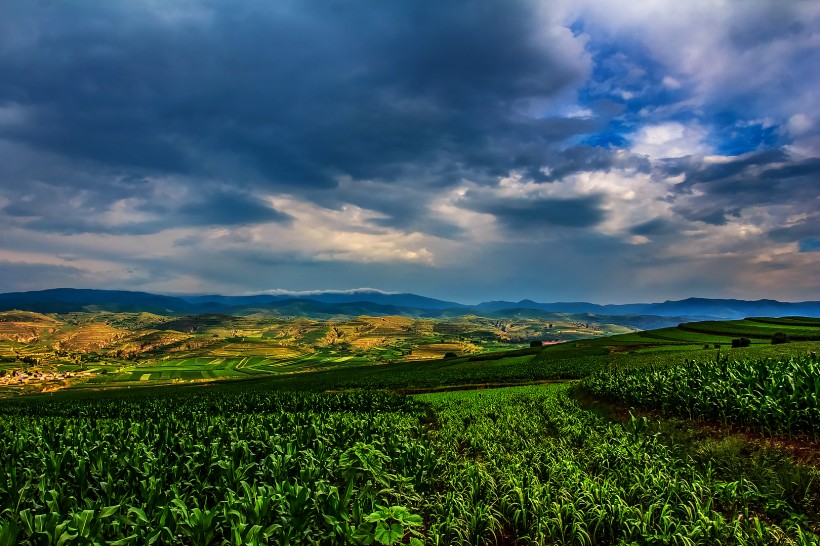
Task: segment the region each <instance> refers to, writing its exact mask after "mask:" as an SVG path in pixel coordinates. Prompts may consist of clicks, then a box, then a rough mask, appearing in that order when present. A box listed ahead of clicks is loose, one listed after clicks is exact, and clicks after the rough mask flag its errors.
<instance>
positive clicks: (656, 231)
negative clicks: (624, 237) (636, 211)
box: [629, 218, 680, 237]
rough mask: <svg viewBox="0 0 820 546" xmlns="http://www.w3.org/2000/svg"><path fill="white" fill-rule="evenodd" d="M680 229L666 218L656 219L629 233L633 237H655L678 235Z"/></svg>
mask: <svg viewBox="0 0 820 546" xmlns="http://www.w3.org/2000/svg"><path fill="white" fill-rule="evenodd" d="M679 229H680V227H679V226H677V225H676V224H675V223H674V222H671V221H669V220H667V219H665V218H656V219H654V220H649V221H648V222H644V223H642V224H638V225H637V226H634V227H632V228H631V229H630V230H629V232H630V233H632V234H633V235H644V236H647V237H652V236H655V235H669V234H671V233H676V232H677V231H678V230H679Z"/></svg>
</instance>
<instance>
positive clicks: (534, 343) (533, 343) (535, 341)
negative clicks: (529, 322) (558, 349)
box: [530, 339, 544, 347]
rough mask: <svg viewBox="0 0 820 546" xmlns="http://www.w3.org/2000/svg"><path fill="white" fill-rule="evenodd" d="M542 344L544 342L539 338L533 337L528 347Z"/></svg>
mask: <svg viewBox="0 0 820 546" xmlns="http://www.w3.org/2000/svg"><path fill="white" fill-rule="evenodd" d="M543 344H544V343H543V342H542V341H541V340H538V339H534V340H532V341H530V347H540V346H541V345H543Z"/></svg>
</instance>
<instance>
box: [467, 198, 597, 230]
mask: <svg viewBox="0 0 820 546" xmlns="http://www.w3.org/2000/svg"><path fill="white" fill-rule="evenodd" d="M459 204H460V206H463V207H465V208H469V209H472V210H474V211H477V212H483V213H487V214H492V215H493V216H495V217H496V219H497V220H498V221H499V222H500V223H501V224H502V225H504V226H505V227H506V228H508V229H509V230H511V231H513V232H517V233H518V234H527V233H532V232H542V231H544V230H548V229H552V228H557V227H565V228H588V227H592V226H595V225H597V224H599V223H601V222H602V221H603V220H604V218H605V217H606V213H605V211H604V210H603V209H602V208H601V205H602V204H603V198H602V197H600V196H597V195H590V196H584V197H576V198H571V199H561V198H547V197H534V198H532V199H524V198H521V199H513V198H508V197H485V196H474V195H470V194H467V195H466V196H465V199H463V200H462V201H461V202H460V203H459Z"/></svg>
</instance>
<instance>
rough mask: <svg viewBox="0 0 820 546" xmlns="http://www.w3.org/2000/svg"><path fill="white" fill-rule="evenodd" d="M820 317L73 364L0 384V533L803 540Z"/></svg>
mask: <svg viewBox="0 0 820 546" xmlns="http://www.w3.org/2000/svg"><path fill="white" fill-rule="evenodd" d="M814 324H815V323H814V321H810V320H808V319H750V320H748V321H732V322H731V323H727V324H720V323H717V325H716V323H700V324H696V325H694V326H693V325H691V324H688V325H683V327H679V328H665V329H661V330H655V331H649V332H634V333H628V334H623V335H618V336H612V337H606V338H598V339H586V340H578V341H572V342H569V343H562V344H557V345H551V346H546V347H525V348H520V349H516V350H514V351H506V352H495V351H487V352H477V353H472V354H466V355H463V356H458V357H454V358H444V359H424V360H416V361H414V360H397V361H392V362H391V361H385V360H374V359H373V358H372V354H373V353H372V352H370V351H372V350H375V349H369V350H368V351H364V352H360V353H359V354H356V353H355V352H351V351H350V350H349V349H348V350H346V349H343V348H342V347H340V346H339V344H336V343H331V344H329V345H327V346H321V347H314V348H312V350H304V349H302V350H299V351H296V350H295V349H291V348H287V347H284V346H283V345H282V344H281V342H279V341H277V343H275V344H270V343H260V342H257V341H250V342H247V341H246V342H243V341H241V339H231V340H230V341H229V342H228V344H227V345H226V344H225V343H223V344H220V345H219V347H220V349H219V351H215V353H217V352H218V354H210V355H208V354H200V353H205V352H207V351H206V350H205V349H202V348H196V349H194V350H192V351H189V353H193V354H188V355H183V356H181V357H179V358H174V357H173V356H171V355H165V356H161V357H159V358H154V359H147V360H139V359H138V360H136V361H133V360H123V361H119V362H112V363H104V364H90V363H89V364H87V365H86V367H87V370H86V372H87V373H88V374H89V375H88V378H87V379H85V380H83V381H81V382H78V383H76V384H73V385H69V386H67V387H66V388H63V389H61V390H58V391H56V392H50V393H42V394H30V395H28V396H15V397H7V398H6V399H4V400H0V445H3V446H4V449H3V450H0V545H2V546H5V545H6V544H9V545H11V544H23V545H30V546H34V545H41V544H74V543H76V544H135V545H142V544H189V545H222V544H229V545H233V544H235V545H240V544H251V545H252V544H365V545H369V544H384V545H390V544H415V545H420V544H431V545H441V544H577V545H583V546H588V545H610V544H619V545H628V544H629V545H631V544H685V545H701V544H704V545H706V544H742V545H748V544H756V545H758V544H759V545H767V544H783V545H786V544H799V545H809V544H817V542H818V540H820V538H818V533H820V470H818V466H819V465H820V444H818V441H820V429H818V428H817V423H818V422H820V365H818V362H820V361H818V359H817V356H816V353H817V351H818V349H820V342H819V341H792V342H789V343H784V344H778V345H773V344H772V343H771V336H772V335H773V334H774V333H775V332H777V331H784V330H785V329H788V328H792V330H789V332H790V334H789V335H790V337H791V332H797V333H796V334H795V336H794V338H793V339H800V338H801V337H811V336H813V335H814V334H815V332H820V326H815V325H814ZM398 325H399V326H400V327H405V326H406V323H398ZM352 327H353V328H360V329H362V328H365V327H368V328H369V327H370V326H369V323H368V324H362V323H355V324H354V325H353V326H352ZM391 327H395V325H394V326H391ZM764 331H765V332H767V333H766V336H768V337H766V336H764V335H763V332H764ZM359 332H360V333H361V330H359ZM727 333H731V335H726V334H727ZM751 334H755V335H756V336H757V337H754V336H752V335H751ZM739 335H740V336H743V337H749V338H750V339H752V341H753V342H752V343H751V345H750V346H748V347H743V348H731V340H732V339H733V337H734V336H739ZM424 340H425V341H424V343H429V344H438V345H437V346H436V348H437V350H438V347H439V346H440V344H441V343H442V342H441V340H440V339H438V338H433V337H430V338H424ZM236 346H241V347H244V348H250V347H257V348H264V349H265V354H256V355H254V354H249V352H248V351H244V353H245V354H241V355H236V356H231V355H230V354H227V355H226V354H225V352H227V351H228V349H230V350H235V347H236ZM226 347H228V349H226ZM231 347H233V349H232V348H231ZM283 347H284V348H283ZM382 350H395V349H384V348H382ZM74 365H75V366H80V365H81V364H76V363H75V364H74ZM95 366H96V367H95ZM103 370H104V371H105V372H106V373H101V372H102V371H103ZM578 380H581V381H578ZM510 385H520V386H510ZM492 387H498V388H492ZM10 392H19V391H13V390H12V391H10ZM606 404H608V405H606ZM602 408H603V409H602ZM630 408H633V409H631V410H630ZM639 410H641V411H655V412H656V413H655V414H654V415H653V417H652V418H647V417H646V416H642V414H641V413H638V414H637V416H634V415H632V414H630V413H629V411H634V412H637V411H639ZM676 416H677V417H676ZM681 417H682V418H683V419H681ZM691 419H694V420H691ZM701 427H705V428H701ZM758 438H760V439H758ZM766 438H773V440H772V441H771V442H769V440H765V439H766ZM764 440H765V441H764ZM794 449H796V450H797V451H794ZM794 453H798V454H800V457H799V458H798V457H796V456H794V455H793V454H794ZM812 461H814V462H812Z"/></svg>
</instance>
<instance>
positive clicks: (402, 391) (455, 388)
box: [392, 379, 577, 395]
mask: <svg viewBox="0 0 820 546" xmlns="http://www.w3.org/2000/svg"><path fill="white" fill-rule="evenodd" d="M573 381H577V379H544V380H541V381H527V382H525V383H475V384H472V385H449V386H444V387H427V388H419V389H392V390H393V392H395V393H397V394H407V395H411V394H428V393H433V392H454V391H475V390H482V389H503V388H506V387H526V386H529V385H554V384H556V383H572V382H573Z"/></svg>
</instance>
